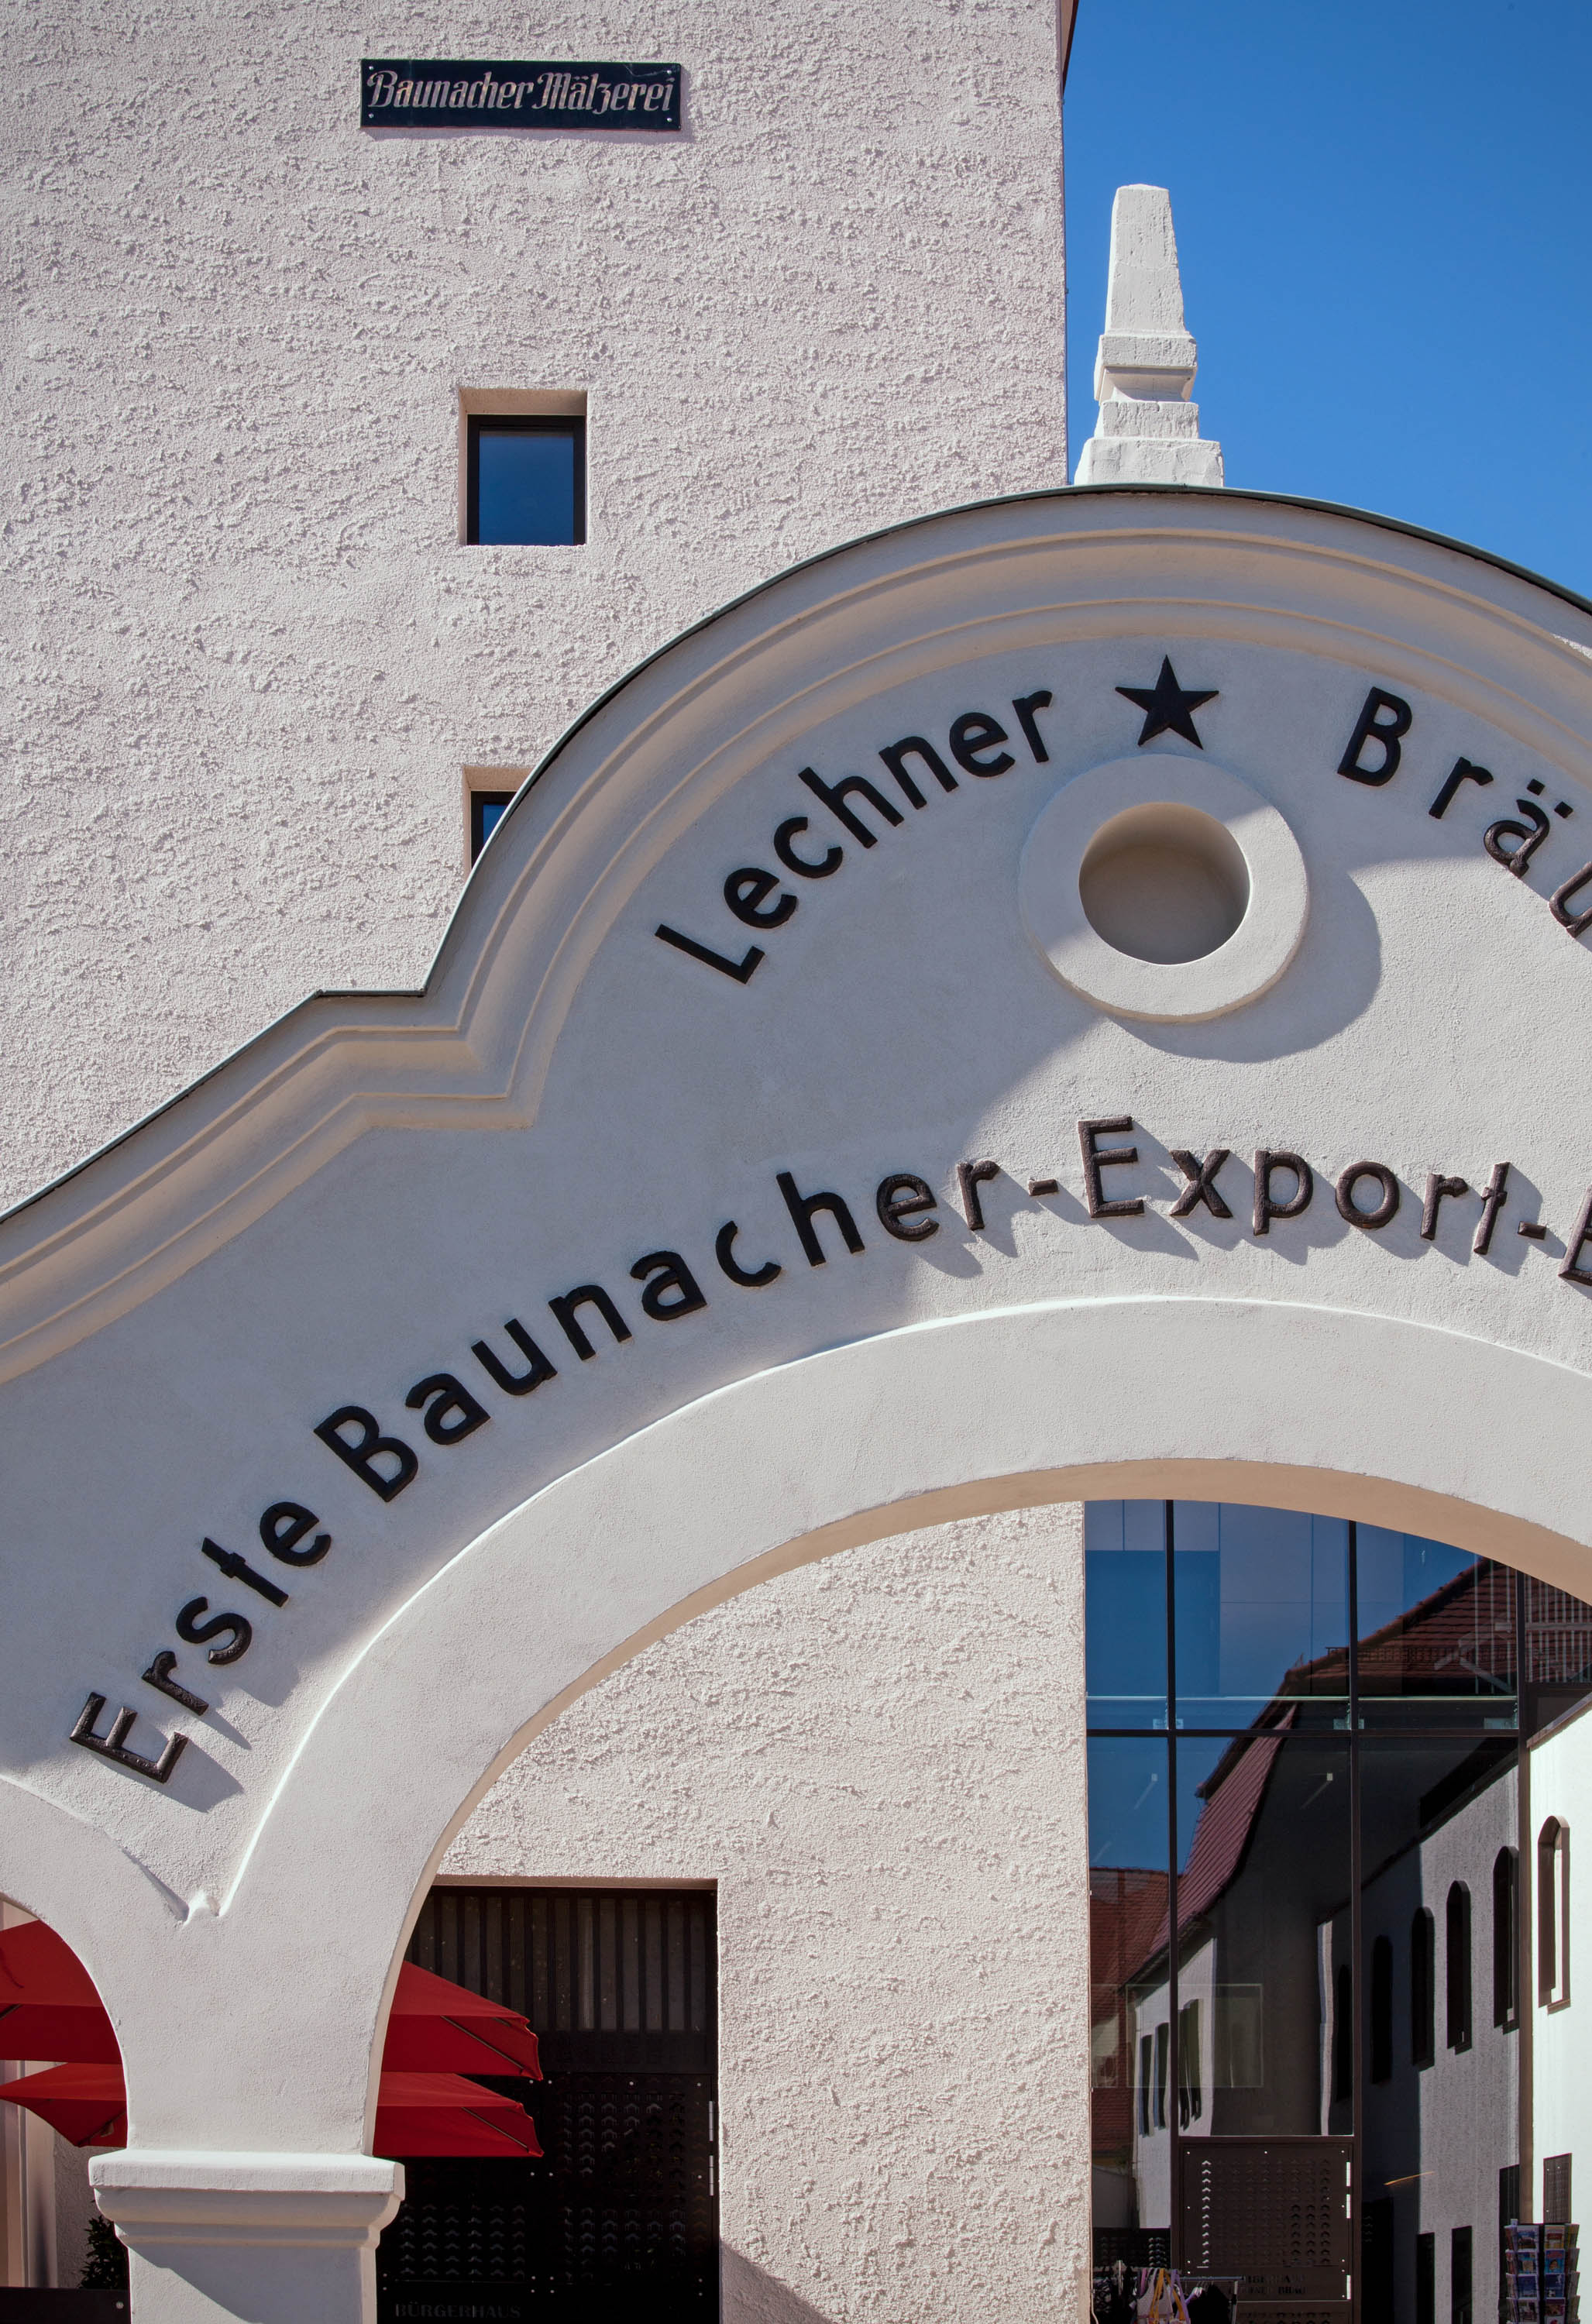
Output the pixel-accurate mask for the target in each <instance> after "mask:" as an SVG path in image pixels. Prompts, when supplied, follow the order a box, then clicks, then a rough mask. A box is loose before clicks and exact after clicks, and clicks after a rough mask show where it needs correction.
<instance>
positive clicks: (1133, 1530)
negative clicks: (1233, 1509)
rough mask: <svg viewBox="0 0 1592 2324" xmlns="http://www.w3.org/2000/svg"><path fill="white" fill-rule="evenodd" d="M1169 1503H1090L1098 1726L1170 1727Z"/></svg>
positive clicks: (1087, 1535)
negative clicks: (1168, 1684)
mask: <svg viewBox="0 0 1592 2324" xmlns="http://www.w3.org/2000/svg"><path fill="white" fill-rule="evenodd" d="M1165 1522H1166V1521H1165V1503H1164V1502H1163V1501H1090V1503H1089V1505H1088V1507H1087V1508H1086V1509H1085V1511H1084V1517H1083V1571H1084V1595H1085V1601H1086V1602H1085V1618H1084V1657H1085V1662H1086V1665H1087V1668H1088V1684H1089V1723H1090V1726H1091V1727H1164V1726H1165V1724H1166V1543H1165Z"/></svg>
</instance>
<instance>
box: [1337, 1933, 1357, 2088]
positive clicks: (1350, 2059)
mask: <svg viewBox="0 0 1592 2324" xmlns="http://www.w3.org/2000/svg"><path fill="white" fill-rule="evenodd" d="M1332 2096H1333V2098H1334V2099H1335V2100H1347V2099H1348V2098H1353V2096H1354V1971H1353V1970H1352V1969H1350V1967H1349V1965H1348V1962H1347V1961H1339V1964H1338V1993H1337V2000H1336V2006H1335V2008H1334V2013H1333V2018H1332Z"/></svg>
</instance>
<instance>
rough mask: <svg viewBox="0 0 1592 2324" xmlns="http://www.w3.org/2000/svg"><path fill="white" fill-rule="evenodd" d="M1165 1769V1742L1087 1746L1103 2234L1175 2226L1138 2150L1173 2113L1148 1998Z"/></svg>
mask: <svg viewBox="0 0 1592 2324" xmlns="http://www.w3.org/2000/svg"><path fill="white" fill-rule="evenodd" d="M1168 1776H1169V1767H1168V1755H1167V1746H1166V1743H1165V1742H1164V1740H1163V1739H1161V1738H1155V1739H1150V1738H1143V1739H1138V1738H1118V1737H1115V1736H1112V1737H1105V1738H1101V1737H1097V1738H1094V1739H1092V1740H1091V1741H1090V1746H1089V1864H1090V1871H1089V1933H1090V2106H1091V2108H1092V2113H1093V2146H1094V2218H1095V2227H1096V2231H1097V2235H1098V2236H1102V2237H1103V2236H1108V2235H1110V2234H1119V2235H1123V2236H1127V2235H1129V2234H1131V2233H1133V2232H1134V2231H1136V2230H1137V2229H1139V2228H1140V2227H1159V2228H1161V2229H1162V2230H1163V2231H1164V2230H1165V2228H1166V2226H1167V2214H1166V2211H1165V2208H1164V2204H1163V2208H1162V2209H1160V2210H1159V2211H1158V2212H1156V2211H1154V2210H1146V2209H1145V2208H1144V2205H1143V2203H1142V2201H1141V2198H1140V2190H1139V2186H1138V2182H1137V2179H1136V2172H1135V2155H1136V2152H1137V2150H1138V2149H1139V2147H1140V2146H1142V2145H1143V2144H1145V2142H1146V2141H1147V2140H1149V2139H1150V2138H1151V2137H1153V2136H1154V2135H1155V2132H1156V2131H1157V2130H1159V2129H1161V2128H1163V2127H1164V2124H1165V2119H1166V2067H1167V2065H1168V2064H1169V2062H1170V2058H1169V2052H1170V2028H1169V2026H1168V2024H1166V2022H1165V2021H1164V2017H1163V2018H1162V2019H1160V2020H1158V2019H1157V2018H1156V2017H1155V2014H1154V2013H1153V2012H1152V2011H1149V2010H1146V2009H1145V2008H1144V2007H1142V2006H1141V2003H1142V1999H1143V1992H1144V1984H1145V1977H1146V1962H1147V1961H1149V1960H1151V1959H1152V1958H1153V1956H1154V1954H1155V1950H1156V1947H1157V1945H1160V1946H1161V1947H1162V1948H1163V1949H1164V1944H1165V1923H1166V1892H1167V1886H1168V1882H1167V1873H1166V1850H1167V1791H1168ZM1158 2045H1159V2056H1158V2055H1157V2048H1158Z"/></svg>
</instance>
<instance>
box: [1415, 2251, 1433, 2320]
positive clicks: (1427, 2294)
mask: <svg viewBox="0 0 1592 2324" xmlns="http://www.w3.org/2000/svg"><path fill="white" fill-rule="evenodd" d="M1415 2324H1437V2237H1436V2236H1434V2235H1429V2236H1416V2238H1415Z"/></svg>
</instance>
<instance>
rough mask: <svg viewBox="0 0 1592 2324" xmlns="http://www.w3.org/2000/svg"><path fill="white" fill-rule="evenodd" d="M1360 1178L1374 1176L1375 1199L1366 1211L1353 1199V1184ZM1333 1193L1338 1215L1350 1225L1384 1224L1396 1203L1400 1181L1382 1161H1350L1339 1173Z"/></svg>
mask: <svg viewBox="0 0 1592 2324" xmlns="http://www.w3.org/2000/svg"><path fill="white" fill-rule="evenodd" d="M1362 1178H1374V1179H1375V1180H1376V1185H1377V1189H1378V1199H1377V1200H1376V1203H1373V1204H1372V1206H1371V1208H1370V1209H1369V1210H1368V1211H1363V1210H1361V1208H1360V1206H1359V1204H1358V1203H1357V1202H1356V1201H1355V1188H1356V1187H1357V1185H1359V1183H1360V1180H1361V1179H1362ZM1333 1193H1334V1194H1335V1195H1336V1197H1337V1201H1338V1215H1339V1218H1340V1219H1347V1220H1348V1223H1349V1225H1350V1226H1351V1227H1368V1228H1372V1229H1376V1228H1377V1227H1385V1226H1386V1225H1387V1224H1388V1223H1389V1222H1390V1221H1391V1220H1392V1219H1393V1217H1394V1214H1395V1213H1396V1212H1397V1210H1398V1206H1399V1182H1398V1180H1397V1179H1396V1178H1395V1177H1394V1175H1393V1172H1392V1171H1391V1170H1390V1169H1389V1168H1388V1167H1387V1166H1386V1164H1385V1163H1384V1162H1351V1163H1350V1164H1349V1166H1348V1169H1347V1170H1345V1171H1343V1172H1342V1173H1341V1175H1340V1176H1339V1180H1338V1184H1337V1185H1336V1186H1335V1187H1334V1188H1333Z"/></svg>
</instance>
